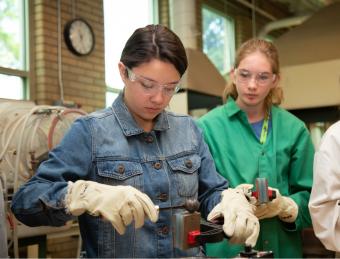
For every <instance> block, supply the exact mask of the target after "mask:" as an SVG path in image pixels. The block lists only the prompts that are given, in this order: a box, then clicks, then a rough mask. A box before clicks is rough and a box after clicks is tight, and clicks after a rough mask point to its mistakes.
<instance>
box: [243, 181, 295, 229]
mask: <svg viewBox="0 0 340 259" xmlns="http://www.w3.org/2000/svg"><path fill="white" fill-rule="evenodd" d="M253 187H254V185H253V184H240V185H238V186H237V187H236V189H240V190H242V191H243V193H244V194H245V195H246V196H247V197H248V199H249V201H250V203H251V204H254V205H256V210H255V215H256V216H257V217H258V218H259V219H266V218H272V217H275V216H278V217H279V219H280V220H282V221H284V222H287V223H292V222H294V221H295V220H296V217H297V215H298V211H299V209H298V206H297V204H296V203H295V201H294V200H293V199H292V198H289V197H285V196H282V195H281V194H280V192H279V190H278V189H275V188H271V187H268V189H270V190H273V191H275V192H276V198H275V199H273V200H272V201H270V202H268V203H264V204H258V203H257V200H256V198H255V197H253V196H251V193H252V189H253Z"/></svg>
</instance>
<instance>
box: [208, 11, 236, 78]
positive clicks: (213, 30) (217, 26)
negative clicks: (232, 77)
mask: <svg viewBox="0 0 340 259" xmlns="http://www.w3.org/2000/svg"><path fill="white" fill-rule="evenodd" d="M202 16H203V51H204V53H205V54H207V56H208V57H209V58H210V60H211V61H212V62H213V64H214V65H215V66H216V67H217V69H218V70H219V71H220V73H221V74H222V75H223V76H226V74H227V73H228V72H229V71H230V69H231V67H232V64H233V62H234V55H235V54H234V53H235V32H234V22H233V20H232V19H231V18H229V17H227V16H224V15H220V14H218V13H217V12H213V11H211V10H209V9H207V8H203V10H202Z"/></svg>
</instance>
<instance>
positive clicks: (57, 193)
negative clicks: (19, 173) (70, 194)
mask: <svg viewBox="0 0 340 259" xmlns="http://www.w3.org/2000/svg"><path fill="white" fill-rule="evenodd" d="M66 188H67V183H66V182H59V183H53V182H48V181H42V180H41V179H36V178H35V177H33V178H32V179H31V180H30V181H29V182H27V183H26V184H24V185H23V186H22V187H21V188H20V189H19V190H18V191H17V193H16V194H15V195H14V197H13V200H12V204H11V209H12V212H13V213H14V215H15V216H16V218H17V219H18V220H19V221H21V222H22V223H24V224H25V225H28V226H63V225H65V223H66V222H67V221H68V220H71V219H72V218H73V217H72V216H71V215H69V214H67V213H66V211H65V205H64V199H65V195H66Z"/></svg>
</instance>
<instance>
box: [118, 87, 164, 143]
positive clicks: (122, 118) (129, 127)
mask: <svg viewBox="0 0 340 259" xmlns="http://www.w3.org/2000/svg"><path fill="white" fill-rule="evenodd" d="M112 110H113V112H114V113H115V115H116V118H117V120H118V123H119V125H120V127H121V128H122V131H123V132H124V135H125V136H132V135H138V134H141V133H143V132H144V130H143V129H142V128H140V127H139V126H138V124H137V123H136V121H135V119H134V118H133V117H132V115H131V113H130V111H129V109H128V108H127V106H126V105H125V102H124V92H121V93H120V94H119V95H118V97H117V98H116V100H115V101H114V102H113V104H112ZM155 120H156V123H155V126H154V128H153V130H155V131H163V130H167V129H169V128H170V125H169V120H168V112H167V111H163V112H161V113H160V114H159V115H158V116H157V117H156V118H155Z"/></svg>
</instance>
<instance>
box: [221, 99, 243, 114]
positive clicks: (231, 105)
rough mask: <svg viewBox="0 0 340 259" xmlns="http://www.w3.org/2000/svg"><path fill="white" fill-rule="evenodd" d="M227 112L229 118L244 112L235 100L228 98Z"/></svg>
mask: <svg viewBox="0 0 340 259" xmlns="http://www.w3.org/2000/svg"><path fill="white" fill-rule="evenodd" d="M225 111H226V113H227V115H228V117H232V116H234V115H235V114H237V113H239V112H241V113H242V112H243V111H242V110H241V108H240V107H239V106H238V105H237V104H236V102H235V100H234V98H232V97H231V96H229V97H228V100H227V103H226V104H225Z"/></svg>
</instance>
